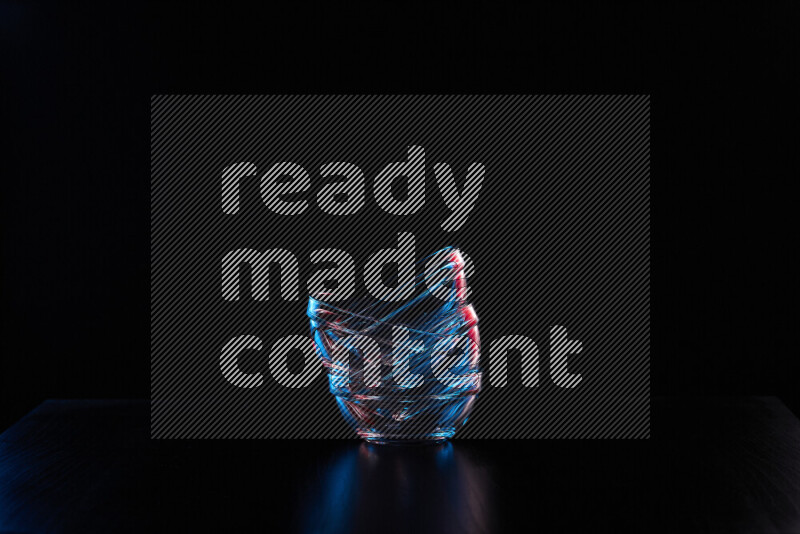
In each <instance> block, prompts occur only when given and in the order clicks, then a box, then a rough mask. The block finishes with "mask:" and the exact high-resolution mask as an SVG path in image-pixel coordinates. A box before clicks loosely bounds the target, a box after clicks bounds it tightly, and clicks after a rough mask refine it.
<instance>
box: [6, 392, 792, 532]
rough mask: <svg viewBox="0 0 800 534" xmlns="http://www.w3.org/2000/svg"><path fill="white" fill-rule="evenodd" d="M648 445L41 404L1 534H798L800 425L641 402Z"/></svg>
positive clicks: (143, 407) (16, 467)
mask: <svg viewBox="0 0 800 534" xmlns="http://www.w3.org/2000/svg"><path fill="white" fill-rule="evenodd" d="M651 426H652V439H650V440H641V441H580V440H572V441H566V440H541V441H466V440H465V441H459V440H455V441H453V442H452V443H451V444H447V445H443V446H424V447H413V448H404V447H380V446H368V445H366V444H363V443H361V442H359V441H355V440H353V441H322V440H320V441H313V440H306V441H256V440H251V441H244V440H242V441H234V440H216V441H155V440H151V439H150V438H149V409H148V402H147V401H144V400H142V401H127V400H109V401H100V400H91V401H75V400H50V401H47V402H44V403H43V404H41V405H40V406H39V407H37V408H36V409H35V410H34V411H33V412H31V413H30V414H28V415H27V416H26V417H24V418H23V419H22V420H20V421H19V422H17V423H16V424H15V425H13V426H12V427H11V428H9V429H8V430H7V431H6V432H4V433H3V434H2V435H0V533H12V532H13V533H22V532H82V533H83V532H103V533H107V532H174V531H177V532H233V531H236V532H242V531H244V532H250V531H259V532H354V533H358V532H371V533H382V532H413V533H414V534H421V533H424V532H437V533H442V532H606V531H613V532H626V531H630V532H681V533H687V532H720V533H722V532H724V533H735V532H757V533H769V532H787V533H788V532H800V422H798V420H797V418H795V417H794V415H793V414H792V413H791V412H790V411H789V410H788V409H787V408H786V407H785V406H784V405H783V404H782V403H781V402H780V401H779V400H777V399H775V398H772V397H742V398H713V399H701V398H687V399H654V400H653V406H652V419H651Z"/></svg>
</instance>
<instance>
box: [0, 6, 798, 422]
mask: <svg viewBox="0 0 800 534" xmlns="http://www.w3.org/2000/svg"><path fill="white" fill-rule="evenodd" d="M109 4H110V3H109ZM0 5H2V8H1V11H0V29H1V30H2V50H3V53H2V62H1V63H0V64H2V94H3V106H2V117H0V119H1V123H2V125H3V131H4V132H5V133H6V134H7V135H6V136H5V138H6V139H5V141H4V142H3V145H2V146H3V152H4V154H3V156H2V177H3V193H2V198H3V208H2V217H3V225H2V226H3V259H2V266H3V274H2V278H3V288H2V306H3V328H4V334H3V356H2V367H1V368H0V376H1V377H2V378H1V382H0V388H2V397H0V398H1V399H2V400H0V402H2V410H0V428H4V427H5V426H7V425H8V424H10V423H11V422H13V421H14V420H16V419H17V418H19V417H20V416H21V415H23V414H24V413H25V412H26V411H27V410H29V409H30V408H32V407H33V406H35V405H36V404H38V403H39V402H40V401H41V400H42V399H45V398H121V397H139V398H146V397H148V396H149V371H150V368H149V287H148V280H149V272H148V268H149V261H148V256H149V238H148V236H149V97H150V95H151V94H167V93H237V94H238V93H636V94H642V93H647V94H652V102H651V105H652V123H651V124H652V179H651V180H652V251H653V260H652V281H653V282H652V283H653V285H652V356H651V368H652V393H653V394H654V395H709V394H731V395H746V394H775V395H778V396H779V397H780V398H781V399H782V400H784V402H786V403H787V405H789V406H790V407H791V408H792V409H793V410H794V411H795V413H800V412H799V410H800V405H798V400H797V397H796V390H797V387H796V383H797V378H796V376H795V375H793V373H792V372H791V364H792V360H793V359H794V356H795V355H796V348H794V345H793V343H791V342H790V336H791V334H792V329H791V327H792V326H794V324H796V321H792V322H790V318H791V317H792V316H791V315H790V314H789V313H788V312H789V310H791V309H792V308H791V307H790V306H789V305H788V301H789V299H790V295H789V288H788V284H789V280H790V278H789V272H790V271H789V269H790V261H789V254H790V251H792V249H794V248H796V247H795V246H793V245H794V244H795V243H796V238H795V235H796V234H795V233H793V232H791V230H790V228H791V227H793V226H794V225H790V220H791V219H792V218H793V209H792V208H793V206H794V198H793V196H792V195H790V193H789V191H790V190H792V189H793V188H791V187H790V185H791V184H792V182H794V181H796V142H795V141H794V140H793V136H790V135H788V132H789V131H791V130H792V128H791V126H793V123H794V120H795V118H796V116H797V104H796V99H794V98H792V97H791V96H790V93H791V88H790V87H789V83H790V82H791V81H793V78H794V77H795V76H796V65H797V52H796V38H792V37H791V36H790V31H791V30H792V17H791V16H790V15H791V13H790V10H789V5H790V4H789V2H782V3H772V4H770V5H761V6H758V7H757V8H755V7H750V8H744V7H731V6H727V7H725V8H724V9H723V8H716V7H710V6H686V7H681V8H677V7H672V8H663V9H661V10H659V11H648V10H645V9H644V8H643V7H641V6H639V5H638V4H628V5H616V4H615V5H614V6H603V7H600V6H574V7H565V6H564V5H561V7H560V8H558V9H555V8H551V7H538V8H536V9H534V10H526V11H518V12H514V11H507V10H500V9H499V8H498V7H497V6H494V5H490V6H486V7H482V8H469V9H467V8H466V7H463V6H459V5H452V6H450V7H449V8H447V9H433V8H431V7H417V8H413V7H411V6H407V5H399V4H398V5H395V6H394V7H393V8H391V9H387V10H380V11H379V10H378V9H377V8H376V7H374V6H373V7H371V8H370V7H368V8H360V7H358V8H357V7H350V8H348V7H345V6H333V5H330V6H328V7H327V8H317V7H312V6H295V7H294V8H293V9H292V10H291V11H290V10H288V9H284V8H282V7H272V8H270V9H269V10H264V11H258V12H255V11H252V12H251V11H249V10H248V9H246V8H241V7H237V8H234V7H233V6H229V5H227V4H222V5H220V6H218V7H216V8H204V7H201V6H199V5H194V6H193V7H192V9H183V10H174V11H169V10H168V9H167V8H165V7H164V6H162V5H160V4H159V5H158V6H147V5H145V4H142V3H129V4H120V5H118V4H116V3H115V4H113V6H114V7H112V6H111V5H106V4H97V5H93V4H84V3H73V2H68V3H66V2H61V3H52V4H46V3H23V2H10V3H6V2H4V3H3V4H0ZM793 45H795V46H793ZM790 143H791V144H790ZM658 424H659V423H658V421H657V420H654V421H652V425H653V428H654V430H657V428H658Z"/></svg>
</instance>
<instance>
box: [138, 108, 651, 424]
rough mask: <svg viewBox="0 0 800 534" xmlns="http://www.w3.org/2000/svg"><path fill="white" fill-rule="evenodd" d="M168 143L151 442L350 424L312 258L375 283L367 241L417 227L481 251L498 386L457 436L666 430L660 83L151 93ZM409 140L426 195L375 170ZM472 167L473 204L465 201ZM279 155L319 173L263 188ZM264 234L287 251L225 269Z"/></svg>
mask: <svg viewBox="0 0 800 534" xmlns="http://www.w3.org/2000/svg"><path fill="white" fill-rule="evenodd" d="M150 139H151V435H152V437H154V438H350V437H353V433H352V431H351V430H350V429H349V428H348V427H347V425H346V424H345V422H344V420H343V419H342V417H341V416H340V414H339V412H338V410H337V408H336V405H335V402H334V400H333V398H332V397H331V395H330V393H329V391H328V384H327V381H326V377H325V376H324V374H323V372H322V371H321V370H319V373H318V374H317V375H316V376H315V377H314V376H311V375H310V374H307V373H304V369H306V370H308V371H309V373H311V371H314V369H311V368H310V367H309V366H310V365H311V364H309V363H307V362H306V358H307V355H308V350H310V349H309V347H311V340H310V338H309V339H308V344H305V341H304V340H303V339H302V338H303V337H304V336H308V335H309V323H308V318H307V317H306V315H305V309H306V304H307V297H308V294H309V291H311V290H312V289H314V287H316V286H317V285H318V283H319V280H318V279H319V277H318V276H317V277H315V274H316V273H317V272H318V270H319V269H320V268H322V267H324V266H325V264H324V263H316V262H324V261H325V260H327V259H335V260H336V261H337V262H339V263H340V264H342V262H344V263H348V261H345V260H347V258H346V257H345V254H346V255H347V256H348V257H350V258H352V260H353V261H352V266H353V270H354V271H355V272H354V287H352V288H351V287H349V286H348V287H347V288H339V289H338V291H343V290H345V289H346V291H347V292H353V293H355V294H357V295H361V294H363V295H368V294H369V293H368V287H367V283H366V282H365V276H364V270H365V265H366V264H367V260H368V258H369V257H370V256H371V255H373V254H374V253H376V252H377V251H379V250H382V249H388V248H397V247H398V239H399V236H400V235H405V234H411V235H412V236H413V248H414V254H415V259H416V260H418V259H420V258H424V257H426V256H428V255H429V254H431V253H433V252H434V251H436V250H440V249H442V248H443V247H445V246H448V245H453V246H457V247H459V248H460V249H461V250H463V251H464V252H465V253H467V254H468V255H469V258H470V260H471V263H472V264H473V268H474V271H473V274H472V276H471V277H470V287H471V291H472V296H471V301H472V303H473V305H474V307H475V309H476V310H477V313H478V315H479V317H480V333H481V339H482V356H481V361H482V371H483V374H484V376H483V389H482V391H481V393H480V395H479V398H478V401H477V403H476V406H475V409H474V411H473V413H472V415H471V416H470V419H469V421H468V423H467V425H466V426H465V427H464V428H463V429H462V430H461V431H460V432H459V434H458V438H505V439H514V438H604V439H608V438H647V437H649V435H650V421H649V412H650V408H649V407H650V402H649V391H650V385H649V382H650V379H649V375H650V370H649V369H650V367H649V357H650V356H649V355H650V98H649V97H648V96H608V95H605V96H603V95H581V96H360V95H350V96H199V95H194V96H192V95H182V96H154V97H152V99H151V138H150ZM411 147H421V150H420V149H416V148H415V149H413V150H411ZM410 154H411V156H410ZM410 157H413V158H416V159H415V161H417V162H418V163H421V164H422V165H424V169H425V170H424V195H423V196H422V198H418V199H416V200H417V201H419V202H421V203H422V204H421V207H420V208H419V209H417V210H416V211H413V212H407V211H403V209H401V208H397V209H394V206H395V205H396V204H398V203H397V202H395V201H394V200H393V199H392V198H390V195H389V192H387V191H385V190H381V191H380V192H378V191H376V190H375V187H374V182H375V178H376V176H378V175H379V174H380V173H381V171H382V170H383V169H384V168H385V167H386V166H387V165H390V164H393V163H396V162H406V161H409V158H410ZM289 163H292V164H294V165H288V164H289ZM476 163H480V164H481V165H482V168H483V169H485V172H484V174H483V175H482V182H481V185H480V189H479V190H478V189H477V188H476V189H475V190H470V191H468V192H467V193H465V194H468V195H471V196H472V197H474V199H473V200H474V207H473V209H472V210H471V211H468V212H466V213H462V214H455V215H454V212H453V211H452V210H451V209H450V207H449V206H451V205H453V204H454V202H455V200H456V195H457V192H458V191H461V192H464V187H465V182H466V181H467V179H468V176H469V173H470V172H474V171H475V169H477V168H478V167H477V166H474V164H476ZM276 164H284V165H283V166H282V167H281V170H285V169H293V170H294V171H297V172H298V173H300V172H304V173H305V174H307V176H308V182H309V187H308V190H307V191H296V192H287V193H286V194H282V195H280V196H279V197H275V196H274V195H272V196H271V195H270V194H269V192H265V191H263V190H262V184H261V178H262V176H264V174H265V173H267V172H268V171H269V170H270V169H271V168H273V166H275V165H276ZM440 164H446V166H445V165H440ZM437 166H439V168H440V169H446V170H447V172H444V173H440V174H439V175H438V176H437V174H436V172H435V168H436V167H437ZM345 177H349V179H348V180H347V182H346V183H344V178H345ZM437 178H438V179H437ZM413 179H418V180H422V177H420V176H417V177H412V180H413ZM453 180H454V181H455V186H454V184H453ZM232 184H238V187H236V188H233V187H232ZM454 187H455V189H454ZM456 190H458V191H456ZM339 193H342V194H344V195H345V196H346V197H347V199H348V200H347V202H341V203H333V202H330V200H329V199H330V198H331V195H333V194H339ZM265 195H266V196H265ZM392 195H396V199H400V200H402V199H403V197H402V191H401V192H392ZM318 199H327V200H323V201H322V202H320V201H319V200H318ZM281 202H283V203H285V204H281ZM280 206H283V207H282V208H281V207H280ZM287 206H291V207H287ZM281 210H284V211H281ZM391 211H395V213H392V212H391ZM404 239H405V238H404ZM235 251H247V252H243V253H241V254H240V255H239V256H237V255H236V254H235ZM265 251H274V254H273V256H274V257H275V258H280V259H281V262H282V263H281V265H284V264H285V265H286V266H287V267H286V268H281V269H278V268H277V267H276V266H275V265H273V264H270V266H269V267H268V269H266V270H264V272H260V273H258V276H256V275H255V274H256V273H253V274H251V273H250V272H249V270H248V269H245V268H242V269H241V271H240V274H241V277H240V281H241V284H240V285H239V286H238V287H234V286H233V285H231V280H230V279H228V280H227V281H226V279H225V278H224V276H223V272H224V271H225V269H226V257H227V258H228V259H229V261H230V258H237V257H240V256H242V255H244V256H246V257H248V258H249V257H254V256H253V255H254V254H257V253H260V252H261V253H263V252H265ZM340 251H344V252H340ZM232 253H234V254H232ZM228 270H230V265H228ZM234 274H235V273H234ZM416 274H420V273H416ZM294 278H296V279H297V285H296V287H294V286H293V285H292V284H291V283H290V279H294ZM234 296H235V297H236V298H234ZM555 326H561V327H563V328H564V329H565V330H566V336H567V337H568V338H569V339H571V340H579V341H580V343H581V346H582V350H581V352H579V353H577V354H573V355H570V356H569V359H568V363H567V365H568V368H569V372H570V373H572V374H573V375H575V374H579V375H580V376H581V379H580V381H579V382H577V383H576V384H571V385H574V387H563V384H562V385H559V384H557V383H556V382H557V381H555V380H553V376H554V373H555V372H556V371H557V370H556V369H552V368H551V364H550V358H551V356H552V354H551V349H550V345H551V341H552V339H551V334H552V332H553V327H555ZM237 338H239V339H237ZM521 338H524V339H522V342H519V341H520V340H521ZM511 339H514V340H516V341H517V343H511V342H510V341H509V340H511ZM232 340H233V341H232ZM534 345H535V347H536V350H537V352H536V354H537V355H538V357H537V358H533V357H531V354H533V353H534V352H533V350H532V349H531V347H532V346H534ZM509 346H519V347H528V348H529V349H531V350H527V351H526V354H522V352H521V351H519V350H508V351H507V352H506V351H505V350H504V348H507V347H509ZM226 347H227V348H226ZM232 347H234V348H236V350H237V351H238V350H241V349H243V348H244V350H243V351H242V352H239V353H238V362H237V366H238V369H239V370H240V371H241V372H242V373H244V374H246V375H247V376H249V377H251V378H243V379H242V382H240V383H239V385H235V384H234V383H232V381H231V379H230V378H229V377H230V376H232V375H230V373H229V374H228V377H226V373H228V372H229V371H231V365H230V364H231V362H230V360H225V359H224V355H225V354H226V350H227V351H228V352H230V350H232V349H231V348H232ZM495 350H496V351H497V352H494V351H495ZM490 353H491V357H490ZM501 353H505V354H506V356H507V358H508V361H507V365H505V366H503V367H502V368H501V367H500V366H497V367H494V366H492V367H490V366H489V362H490V359H491V360H494V359H496V358H497V359H498V360H499V359H500V357H499V356H500V354H501ZM523 360H524V361H525V362H526V364H527V365H526V367H525V369H523ZM275 362H278V364H280V363H281V362H286V363H284V364H283V365H286V364H288V367H289V371H291V373H293V374H294V378H293V377H292V376H288V375H287V373H286V372H285V371H279V370H276V372H275V373H274V374H273V373H272V372H271V371H270V366H271V365H273V366H274V365H276V363H275ZM534 363H535V364H538V367H532V365H533V364H534ZM278 366H279V367H280V365H278ZM493 373H496V374H494V375H493ZM258 375H260V377H261V378H260V379H258V378H257V376H258ZM501 375H502V376H504V377H505V380H501ZM275 377H278V379H276V378H275ZM309 377H310V379H309ZM501 383H505V385H504V386H503V387H499V384H501ZM287 384H288V386H287ZM242 385H244V386H247V387H241V386H242Z"/></svg>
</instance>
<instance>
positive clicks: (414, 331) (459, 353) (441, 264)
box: [307, 247, 481, 443]
mask: <svg viewBox="0 0 800 534" xmlns="http://www.w3.org/2000/svg"><path fill="white" fill-rule="evenodd" d="M419 271H422V272H423V274H420V275H415V276H414V277H413V279H411V280H409V281H407V282H405V283H398V284H397V286H396V288H395V289H394V290H393V291H392V292H391V293H389V294H388V295H387V296H386V297H385V298H383V299H381V300H375V301H364V300H357V299H348V300H345V301H342V302H339V301H336V300H335V298H328V299H326V297H333V296H334V294H333V293H328V294H324V293H323V294H316V295H312V296H311V297H310V298H309V303H308V310H307V314H308V317H309V318H310V320H311V334H312V337H313V339H314V344H315V347H316V350H317V354H318V356H319V357H320V358H321V359H322V362H323V365H324V366H325V368H326V369H327V372H328V379H329V385H330V392H331V394H332V395H333V396H334V398H335V400H336V403H337V405H338V407H339V410H340V412H341V414H342V415H343V416H344V418H345V420H346V421H347V423H348V424H349V425H350V426H351V427H352V428H353V429H354V430H355V432H356V433H358V435H359V436H360V437H362V438H364V439H365V440H367V441H369V442H373V443H411V442H441V441H444V440H447V439H448V438H451V437H452V436H453V435H454V434H455V433H456V432H457V431H458V429H459V428H461V426H463V425H464V424H465V423H466V422H467V419H468V417H469V415H470V412H471V411H472V409H473V406H474V404H475V400H476V398H477V395H478V393H479V391H480V388H481V373H480V368H479V360H480V337H479V334H478V317H477V315H476V314H475V310H474V309H473V307H472V305H471V304H470V303H469V301H468V297H469V286H468V284H467V278H466V274H465V269H464V259H463V257H462V255H461V253H460V252H459V251H458V250H457V249H455V248H452V247H447V248H445V249H442V250H440V251H438V252H435V253H434V254H432V255H431V256H428V257H427V258H424V259H423V260H421V261H420V262H419V263H418V264H417V265H416V271H415V272H419ZM411 286H413V293H412V292H411V289H412V287H411ZM409 294H411V297H410V298H403V299H402V300H401V299H400V298H399V296H400V295H403V296H405V295H409Z"/></svg>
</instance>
